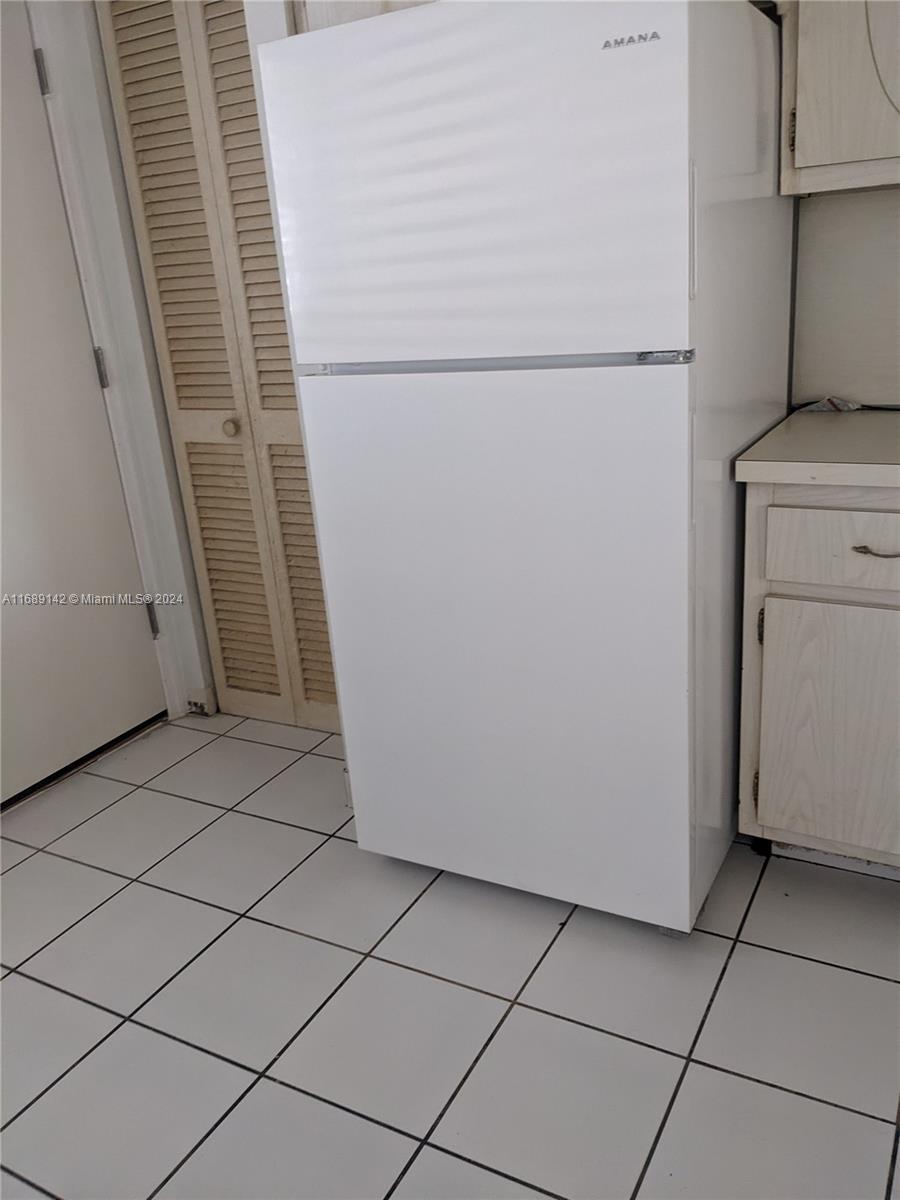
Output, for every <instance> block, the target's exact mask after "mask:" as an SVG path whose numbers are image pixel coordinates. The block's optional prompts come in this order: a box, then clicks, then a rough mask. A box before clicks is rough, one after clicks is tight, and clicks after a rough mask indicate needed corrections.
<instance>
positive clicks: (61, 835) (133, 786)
mask: <svg viewBox="0 0 900 1200" xmlns="http://www.w3.org/2000/svg"><path fill="white" fill-rule="evenodd" d="M77 774H81V772H78V773H77ZM76 777H77V775H72V776H70V777H69V778H71V779H75V778H76ZM92 778H94V779H99V778H105V776H99V775H94V776H92ZM107 782H109V783H123V784H124V786H125V787H127V788H129V791H127V792H123V794H122V795H121V796H116V798H115V800H110V802H109V804H105V805H104V806H103V808H98V809H97V811H96V812H92V813H91V814H90V816H88V817H85V818H84V820H83V821H79V822H78V824H77V825H73V826H72V828H71V829H66V830H65V831H64V832H63V833H59V834H57V835H56V837H55V838H51V839H50V841H49V842H44V844H43V845H42V846H35V845H34V843H33V842H20V843H19V844H20V845H22V846H31V847H32V848H33V849H35V850H47V849H48V848H49V847H50V846H53V845H55V844H56V842H58V841H59V840H60V839H61V838H64V837H68V835H69V834H70V833H74V832H75V830H76V829H80V828H81V827H82V825H87V823H88V821H93V819H94V817H99V816H100V814H101V813H105V812H109V810H110V809H111V808H115V806H116V805H117V804H118V803H119V802H120V801H121V800H127V799H128V797H129V796H132V795H134V793H135V792H137V791H139V790H140V786H141V785H140V784H139V783H137V784H130V783H124V780H121V779H110V780H108V781H107ZM42 794H43V793H41V792H37V793H36V794H35V795H34V796H29V798H28V799H29V800H32V799H35V800H36V799H37V797H38V796H40V795H42ZM24 803H25V804H27V803H28V800H26V801H24ZM0 829H2V822H0ZM3 836H4V837H5V838H6V839H7V840H10V839H9V837H8V835H7V834H3ZM11 840H12V841H15V838H13V839H11ZM16 865H17V866H18V863H17V864H16Z"/></svg>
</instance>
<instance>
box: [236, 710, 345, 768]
mask: <svg viewBox="0 0 900 1200" xmlns="http://www.w3.org/2000/svg"><path fill="white" fill-rule="evenodd" d="M248 719H251V720H252V718H248ZM291 728H293V729H305V728H306V726H305V725H294V726H291ZM310 732H312V733H319V732H321V731H320V730H318V729H314V730H311V731H310ZM331 736H332V734H330V733H326V734H325V737H324V738H323V739H322V741H321V742H316V745H315V746H310V748H309V749H308V750H298V749H297V747H296V746H283V745H282V744H281V742H262V741H260V739H259V738H248V737H241V735H240V734H238V733H232V732H231V730H230V729H229V731H228V732H227V733H220V734H219V737H226V738H230V739H231V741H233V742H243V743H244V744H245V745H247V746H271V747H272V749H273V750H292V751H293V752H294V754H303V755H307V754H312V752H313V751H314V750H315V748H316V746H321V745H322V744H323V743H324V742H327V741H328V739H329V738H330V737H331ZM317 757H318V758H326V757H328V756H327V755H325V754H320V755H318V756H317Z"/></svg>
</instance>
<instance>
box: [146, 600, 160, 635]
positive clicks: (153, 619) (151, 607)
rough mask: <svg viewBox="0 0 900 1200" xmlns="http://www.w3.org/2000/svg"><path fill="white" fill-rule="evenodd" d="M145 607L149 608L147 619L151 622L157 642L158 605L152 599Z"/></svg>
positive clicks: (152, 632)
mask: <svg viewBox="0 0 900 1200" xmlns="http://www.w3.org/2000/svg"><path fill="white" fill-rule="evenodd" d="M144 607H145V608H146V609H147V620H148V621H149V622H150V634H151V636H152V638H153V640H154V642H155V641H156V639H157V638H158V637H159V620H158V619H157V616H156V605H155V604H154V603H153V601H152V600H148V601H147V602H146V604H145V606H144Z"/></svg>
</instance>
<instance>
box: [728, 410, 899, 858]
mask: <svg viewBox="0 0 900 1200" xmlns="http://www.w3.org/2000/svg"><path fill="white" fill-rule="evenodd" d="M898 463H900V413H897V412H853V413H803V412H800V413H795V414H794V415H793V416H791V417H789V418H788V419H787V420H786V421H785V422H783V423H782V424H781V425H779V426H778V427H777V428H776V429H774V430H773V431H772V432H771V433H769V434H767V435H766V437H764V438H763V439H762V440H761V441H760V442H758V443H757V444H756V446H754V447H752V448H751V449H750V450H749V451H748V452H747V453H746V454H745V455H743V456H742V457H741V458H740V459H739V460H738V463H737V470H736V474H737V478H738V480H742V481H744V482H746V483H747V485H748V486H747V527H746V533H747V536H746V559H745V577H744V637H743V674H742V702H741V767H740V829H741V831H742V832H743V833H749V834H754V835H756V836H759V837H765V838H771V839H772V840H774V841H777V842H784V843H788V844H790V845H796V846H805V847H808V848H810V849H813V850H826V851H832V852H835V853H839V854H846V855H852V856H854V857H857V858H864V859H870V860H873V861H876V862H880V863H887V864H890V865H894V866H900V465H898Z"/></svg>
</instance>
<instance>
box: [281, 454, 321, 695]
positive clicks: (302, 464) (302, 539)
mask: <svg viewBox="0 0 900 1200" xmlns="http://www.w3.org/2000/svg"><path fill="white" fill-rule="evenodd" d="M270 454H271V461H272V475H273V478H274V480H275V497H276V504H277V507H278V517H279V521H280V524H281V536H282V541H283V543H284V552H285V558H286V560H287V572H288V582H289V586H290V590H291V599H292V602H293V610H294V627H295V629H296V632H297V642H298V643H299V646H300V662H301V666H302V669H303V679H304V685H305V689H306V693H307V695H308V696H309V698H310V699H312V700H318V701H320V702H321V703H323V704H334V703H336V701H337V696H336V694H335V688H334V673H333V670H332V665H331V649H330V645H329V641H328V623H327V620H326V617H325V595H324V592H323V590H322V575H321V571H320V569H319V556H318V552H317V549H316V535H315V529H314V528H313V518H312V507H311V505H310V502H309V482H308V479H307V474H306V458H305V456H304V453H303V447H302V446H300V445H297V446H285V445H275V446H272V447H271V448H270Z"/></svg>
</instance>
